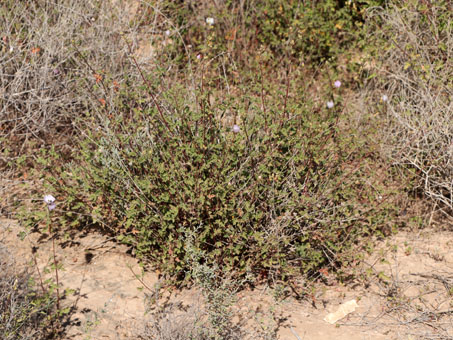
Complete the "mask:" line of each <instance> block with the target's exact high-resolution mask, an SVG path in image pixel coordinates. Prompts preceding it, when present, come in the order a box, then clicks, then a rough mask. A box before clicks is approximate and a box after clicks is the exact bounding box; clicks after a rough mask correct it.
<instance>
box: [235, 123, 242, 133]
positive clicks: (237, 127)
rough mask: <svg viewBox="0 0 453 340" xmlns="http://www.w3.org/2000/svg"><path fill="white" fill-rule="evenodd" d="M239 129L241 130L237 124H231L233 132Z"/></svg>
mask: <svg viewBox="0 0 453 340" xmlns="http://www.w3.org/2000/svg"><path fill="white" fill-rule="evenodd" d="M239 131H241V128H240V127H239V126H238V125H236V124H234V125H233V132H234V133H238V132H239Z"/></svg>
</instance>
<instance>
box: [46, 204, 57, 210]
mask: <svg viewBox="0 0 453 340" xmlns="http://www.w3.org/2000/svg"><path fill="white" fill-rule="evenodd" d="M56 207H57V205H56V204H55V203H50V204H48V205H47V208H48V209H49V210H54V209H55V208H56Z"/></svg>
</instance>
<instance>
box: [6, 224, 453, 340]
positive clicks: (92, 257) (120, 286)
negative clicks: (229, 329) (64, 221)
mask: <svg viewBox="0 0 453 340" xmlns="http://www.w3.org/2000/svg"><path fill="white" fill-rule="evenodd" d="M24 231H25V230H24V229H23V228H22V227H20V226H19V224H18V223H17V222H16V221H14V220H12V219H6V218H3V219H1V220H0V242H2V243H3V244H4V245H6V246H7V247H8V248H9V249H10V251H11V252H12V253H13V254H14V256H15V257H16V258H17V259H20V262H21V263H22V265H28V264H29V263H31V262H33V258H32V256H33V255H32V251H31V250H32V248H34V250H35V254H34V256H35V257H36V261H37V263H38V267H39V268H40V273H41V274H42V275H44V276H46V277H51V275H52V273H50V274H45V273H44V272H45V267H48V266H49V264H50V263H51V261H52V242H51V240H50V238H49V237H48V236H49V235H47V234H45V233H40V232H27V231H25V233H26V237H25V239H24V240H21V239H20V238H19V237H18V234H19V233H20V232H24ZM452 245H453V233H452V232H450V231H445V230H443V231H439V230H435V229H424V230H421V231H418V232H407V231H401V232H399V233H398V234H397V235H395V236H391V237H389V238H387V239H386V240H384V241H381V242H379V243H378V245H377V246H376V248H375V251H374V252H373V254H372V255H371V256H370V257H369V258H367V259H366V260H365V261H364V263H363V265H362V266H361V267H360V270H362V271H363V274H367V275H368V276H369V279H367V280H363V281H360V282H359V281H357V282H356V283H355V284H350V285H348V286H342V285H338V284H332V285H330V286H323V287H320V288H319V289H318V293H316V299H315V301H316V302H315V303H309V302H307V301H302V302H301V301H297V300H295V299H292V298H287V299H285V300H283V301H276V300H275V299H274V298H273V296H275V292H274V291H273V290H272V289H270V288H269V287H260V288H257V289H255V290H254V291H242V292H239V293H238V296H237V303H236V305H235V309H236V310H237V312H238V314H241V315H254V317H255V318H258V319H259V317H260V315H261V317H262V318H265V317H266V316H269V315H270V313H271V311H273V313H274V314H273V315H277V316H278V318H279V319H280V320H282V322H281V325H280V327H279V331H278V334H279V335H278V339H282V340H301V339H303V340H308V339H310V340H324V339H336V340H342V339H344V340H359V339H360V340H362V339H363V340H364V339H408V340H412V339H453V323H452V321H453V320H452V314H453V306H452V304H453V300H452V298H451V297H452V294H453V253H452V252H451V248H452ZM128 250H129V249H128V248H127V247H126V246H122V245H118V244H116V243H114V242H113V240H111V239H108V238H107V237H106V236H103V235H100V234H96V233H92V232H90V233H86V234H83V233H80V234H78V235H77V236H73V237H71V238H69V239H67V240H64V239H61V240H59V241H58V242H57V258H58V261H59V262H60V263H61V264H62V266H63V269H62V270H61V271H60V282H61V284H62V285H63V287H64V288H70V289H73V290H74V292H75V293H73V294H69V295H68V296H67V297H66V298H65V299H64V300H63V301H62V305H63V307H66V306H69V307H74V310H75V312H74V313H73V314H72V316H71V321H70V323H69V325H68V326H67V335H66V336H65V338H66V339H74V340H82V339H83V340H86V339H135V338H136V337H137V334H138V333H139V332H140V331H141V330H142V329H143V325H144V324H145V323H146V322H147V321H149V318H150V317H152V314H147V313H146V311H147V306H149V302H150V301H151V299H152V298H153V291H155V287H156V285H157V284H158V283H159V280H158V275H157V273H152V272H151V273H142V269H141V267H140V265H139V263H138V261H137V260H136V259H135V258H134V257H133V256H132V255H130V254H129V253H128ZM49 275H50V276H49ZM162 297H165V298H166V299H167V301H171V302H176V301H178V303H179V302H180V303H181V306H183V305H186V306H191V305H194V304H196V303H198V301H199V298H200V296H199V293H198V292H196V291H194V290H185V291H178V292H173V293H172V294H169V293H165V294H163V296H162V295H161V298H162ZM352 299H355V300H356V301H357V304H358V307H357V308H356V310H355V311H354V312H352V313H350V314H349V315H347V316H346V317H345V318H343V319H341V320H340V321H338V322H337V323H335V324H329V323H327V322H326V321H324V318H325V317H326V315H328V314H329V313H331V312H335V311H336V310H337V309H338V307H339V305H340V304H342V303H344V302H346V301H350V300H352ZM175 305H177V304H176V303H175Z"/></svg>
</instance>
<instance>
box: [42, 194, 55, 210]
mask: <svg viewBox="0 0 453 340" xmlns="http://www.w3.org/2000/svg"><path fill="white" fill-rule="evenodd" d="M44 203H46V204H47V208H48V209H49V210H54V209H55V208H56V206H57V205H56V204H55V197H53V196H52V195H45V196H44Z"/></svg>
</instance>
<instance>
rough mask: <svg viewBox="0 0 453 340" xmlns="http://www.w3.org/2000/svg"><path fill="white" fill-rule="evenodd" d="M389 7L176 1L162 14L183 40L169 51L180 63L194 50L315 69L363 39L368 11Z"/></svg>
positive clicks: (336, 1) (282, 0)
mask: <svg viewBox="0 0 453 340" xmlns="http://www.w3.org/2000/svg"><path fill="white" fill-rule="evenodd" d="M385 2H386V1H385V0H367V1H355V0H354V1H340V0H327V1H290V0H278V1H274V0H265V1H256V0H247V1H240V2H237V1H219V2H216V4H215V5H211V4H210V3H209V2H207V1H199V2H193V1H179V2H174V1H171V2H167V3H164V4H163V6H162V7H163V8H162V12H163V13H165V14H166V16H167V18H169V19H168V23H167V27H168V28H171V29H172V30H174V31H175V32H177V33H178V35H179V36H181V37H182V40H180V41H179V40H176V46H170V47H171V49H170V50H172V49H173V51H174V52H175V57H176V56H177V57H178V58H181V56H182V55H184V54H185V53H186V52H187V50H188V46H190V48H189V50H190V52H192V53H193V56H195V55H196V54H197V53H202V54H203V55H206V56H209V57H213V58H215V57H216V56H218V55H219V54H224V53H228V54H230V55H233V60H234V61H235V62H239V63H240V64H245V65H247V64H249V63H251V62H253V59H254V56H255V55H256V54H271V55H273V56H275V60H276V61H278V62H281V61H282V59H284V60H285V63H286V62H289V61H290V60H291V61H293V62H297V61H302V62H307V65H311V66H312V67H313V68H315V67H317V66H318V64H319V63H320V62H323V61H326V60H328V59H331V58H334V59H335V58H337V57H339V56H340V55H341V54H344V53H345V52H346V51H347V50H350V49H351V44H355V43H357V42H358V40H360V39H361V38H363V35H362V33H363V32H362V26H363V22H364V14H365V12H366V10H367V9H368V8H371V7H373V6H377V5H382V4H384V3H385ZM232 14H233V15H232ZM207 18H212V19H214V24H209V23H207V22H206V19H207ZM174 35H175V36H176V33H175V34H174ZM178 46H179V48H177V49H176V50H174V48H175V47H178ZM182 52H183V53H182Z"/></svg>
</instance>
